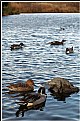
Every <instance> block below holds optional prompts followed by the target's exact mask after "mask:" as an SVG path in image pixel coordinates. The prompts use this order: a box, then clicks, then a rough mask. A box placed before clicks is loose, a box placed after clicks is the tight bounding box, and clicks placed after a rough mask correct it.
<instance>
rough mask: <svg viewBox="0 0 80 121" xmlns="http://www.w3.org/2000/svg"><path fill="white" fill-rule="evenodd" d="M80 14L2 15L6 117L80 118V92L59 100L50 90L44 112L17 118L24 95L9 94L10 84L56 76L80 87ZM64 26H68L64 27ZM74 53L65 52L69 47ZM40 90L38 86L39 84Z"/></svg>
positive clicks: (40, 118)
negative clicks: (12, 47) (17, 46)
mask: <svg viewBox="0 0 80 121" xmlns="http://www.w3.org/2000/svg"><path fill="white" fill-rule="evenodd" d="M79 21H80V14H74V13H70V14H58V13H56V14H55V13H54V14H51V13H49V14H45V13H44V14H20V15H10V16H3V17H2V119H3V121H11V120H19V121H20V120H22V121H24V120H73V121H78V120H79V100H80V99H79V95H80V93H79V92H78V93H75V94H72V95H71V96H70V97H67V98H66V99H65V101H59V100H57V99H56V98H54V96H52V95H51V94H50V92H49V91H48V90H47V89H46V93H47V99H46V103H45V106H44V108H43V111H40V110H29V111H25V113H24V116H23V117H22V116H20V117H16V115H15V113H16V111H17V110H18V107H19V105H18V104H16V103H15V101H16V100H19V98H20V97H18V96H17V97H14V98H13V96H15V95H16V94H9V93H8V89H7V87H6V86H8V85H9V84H10V83H17V82H25V81H26V80H27V79H29V78H30V79H33V80H34V83H35V84H39V83H44V82H47V80H49V79H52V78H54V77H63V78H65V79H68V80H69V81H70V82H71V83H73V85H74V86H77V87H79V75H80V73H79V71H80V48H79V47H80V31H79ZM61 28H64V30H63V29H61ZM62 39H65V40H67V41H66V42H65V43H64V45H63V46H62V45H60V46H50V45H49V44H47V43H48V42H51V41H55V40H58V41H61V40H62ZM20 42H23V43H24V44H25V47H24V48H23V49H21V50H14V51H11V50H10V45H11V44H13V43H20ZM72 46H73V48H74V53H72V54H70V55H66V54H65V49H66V47H72ZM35 90H36V91H37V90H38V87H35Z"/></svg>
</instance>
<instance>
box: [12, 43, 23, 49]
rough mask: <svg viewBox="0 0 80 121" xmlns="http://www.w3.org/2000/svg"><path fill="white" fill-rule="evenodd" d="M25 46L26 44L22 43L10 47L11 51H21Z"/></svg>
mask: <svg viewBox="0 0 80 121" xmlns="http://www.w3.org/2000/svg"><path fill="white" fill-rule="evenodd" d="M23 46H24V44H23V43H22V42H21V43H20V44H13V45H11V46H10V48H11V50H15V49H20V48H22V47H23Z"/></svg>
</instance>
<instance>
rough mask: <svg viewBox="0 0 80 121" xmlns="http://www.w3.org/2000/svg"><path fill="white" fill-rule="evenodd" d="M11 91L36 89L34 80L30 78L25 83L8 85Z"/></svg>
mask: <svg viewBox="0 0 80 121" xmlns="http://www.w3.org/2000/svg"><path fill="white" fill-rule="evenodd" d="M7 87H8V89H9V91H14V92H26V91H27V92H28V91H33V90H34V81H33V80H31V79H28V80H27V81H26V82H25V83H17V84H10V85H9V86H7Z"/></svg>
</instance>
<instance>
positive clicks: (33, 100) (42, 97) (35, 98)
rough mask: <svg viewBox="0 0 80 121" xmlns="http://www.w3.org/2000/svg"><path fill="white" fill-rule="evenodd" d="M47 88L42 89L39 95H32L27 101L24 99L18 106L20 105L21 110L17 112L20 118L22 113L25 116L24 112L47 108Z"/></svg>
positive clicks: (39, 90)
mask: <svg viewBox="0 0 80 121" xmlns="http://www.w3.org/2000/svg"><path fill="white" fill-rule="evenodd" d="M46 97H47V96H46V94H45V87H40V88H39V89H38V93H30V94H29V95H27V97H26V98H25V99H22V100H21V102H19V103H18V104H19V105H20V107H19V110H18V111H17V112H16V116H17V117H18V116H19V114H20V113H22V116H24V111H27V110H31V109H41V108H42V107H43V106H45V102H46Z"/></svg>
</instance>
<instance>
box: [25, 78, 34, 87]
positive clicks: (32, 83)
mask: <svg viewBox="0 0 80 121" xmlns="http://www.w3.org/2000/svg"><path fill="white" fill-rule="evenodd" d="M26 85H29V86H34V82H33V80H31V79H28V80H27V81H26Z"/></svg>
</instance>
